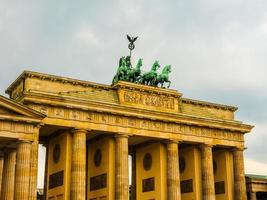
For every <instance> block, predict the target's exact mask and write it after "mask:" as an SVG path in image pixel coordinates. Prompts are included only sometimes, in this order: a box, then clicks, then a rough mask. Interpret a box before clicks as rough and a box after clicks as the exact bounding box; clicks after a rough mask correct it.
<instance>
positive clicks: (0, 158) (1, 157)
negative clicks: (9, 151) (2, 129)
mask: <svg viewBox="0 0 267 200" xmlns="http://www.w3.org/2000/svg"><path fill="white" fill-rule="evenodd" d="M3 167H4V154H2V152H1V153H0V199H1V185H2V176H3Z"/></svg>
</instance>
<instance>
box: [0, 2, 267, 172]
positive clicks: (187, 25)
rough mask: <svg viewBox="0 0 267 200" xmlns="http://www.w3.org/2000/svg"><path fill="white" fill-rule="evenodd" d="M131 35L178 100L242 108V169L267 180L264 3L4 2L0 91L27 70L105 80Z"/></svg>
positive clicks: (0, 31) (0, 8)
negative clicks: (165, 73) (166, 68)
mask: <svg viewBox="0 0 267 200" xmlns="http://www.w3.org/2000/svg"><path fill="white" fill-rule="evenodd" d="M127 33H129V34H130V35H133V36H139V39H138V41H137V42H136V49H135V50H134V52H133V58H134V60H135V61H136V60H137V59H138V58H139V57H141V58H143V59H144V67H143V69H144V70H148V69H149V68H150V67H151V65H152V63H153V61H154V60H156V59H158V60H159V61H160V63H161V64H162V65H165V64H171V65H172V73H171V81H172V85H171V88H172V89H177V90H178V91H179V92H182V93H183V94H184V97H187V98H193V99H200V100H205V101H211V102H216V103H222V104H229V105H234V106H238V107H239V110H238V111H237V115H236V117H237V119H238V120H241V121H244V122H246V123H249V124H252V125H255V128H254V129H253V131H252V133H250V134H247V136H246V146H247V147H248V149H247V150H246V152H245V165H246V173H256V174H265V175H267V156H266V152H267V145H266V142H267V133H266V131H267V106H266V103H267V78H266V75H267V73H266V72H267V69H266V68H267V59H266V52H267V1H266V0H253V1H252V0H223V1H222V0H165V1H163V0H162V1H159V0H143V1H141V0H132V1H128V0H117V1H115V0H113V1H112V0H109V1H101V0H95V1H93V0H84V1H81V0H76V1H70V0H64V1H63V0H56V1H55V0H43V1H40V0H39V1H38V0H32V1H30V0H24V1H21V0H0V94H2V95H3V94H4V91H5V89H6V88H7V87H8V86H9V84H10V83H11V82H12V81H13V80H14V79H15V78H16V77H17V76H18V75H19V74H20V73H22V72H23V70H33V71H38V72H44V73H49V74H55V75H61V76H68V77H72V78H77V79H82V80H89V81H93V82H98V83H106V84H110V83H111V80H112V77H113V75H114V73H115V71H116V66H117V63H118V59H119V57H120V56H123V55H127V54H128V49H127V45H128V44H127V40H126V37H125V35H126V34H127Z"/></svg>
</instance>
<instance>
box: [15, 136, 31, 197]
mask: <svg viewBox="0 0 267 200" xmlns="http://www.w3.org/2000/svg"><path fill="white" fill-rule="evenodd" d="M30 156H31V142H29V141H20V142H19V143H18V147H17V159H16V177H15V192H14V197H15V198H14V199H15V200H22V199H25V200H26V199H28V198H29V183H30V160H31V159H30Z"/></svg>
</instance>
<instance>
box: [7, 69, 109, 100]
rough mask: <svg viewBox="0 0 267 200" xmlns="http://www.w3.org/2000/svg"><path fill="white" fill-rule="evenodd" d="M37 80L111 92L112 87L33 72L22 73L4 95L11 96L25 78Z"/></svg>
mask: <svg viewBox="0 0 267 200" xmlns="http://www.w3.org/2000/svg"><path fill="white" fill-rule="evenodd" d="M27 77H30V78H33V77H34V78H38V79H41V80H45V79H46V80H50V81H58V82H61V83H70V84H72V85H82V86H84V87H94V88H102V89H110V90H112V87H110V86H109V85H105V84H99V83H93V82H89V81H83V80H78V79H72V78H67V77H63V76H56V75H51V74H45V73H39V72H33V71H24V72H23V73H22V74H21V75H20V76H19V77H18V78H17V79H16V80H15V81H14V82H13V83H12V84H11V85H10V86H9V87H8V88H7V89H6V91H5V93H6V94H9V95H10V94H11V91H12V90H13V89H14V88H15V87H16V86H17V85H18V84H19V83H20V81H21V80H24V79H25V78H27Z"/></svg>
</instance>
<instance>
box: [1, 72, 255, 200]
mask: <svg viewBox="0 0 267 200" xmlns="http://www.w3.org/2000/svg"><path fill="white" fill-rule="evenodd" d="M6 93H7V94H9V95H10V98H9V99H8V98H5V97H2V96H0V138H1V139H0V141H1V144H3V147H12V148H14V149H16V151H17V148H18V143H17V141H21V140H22V141H23V140H25V141H30V142H32V149H31V156H30V169H31V171H30V174H29V188H31V189H30V190H31V192H30V193H29V200H33V199H34V198H35V196H34V195H35V194H34V193H35V192H34V188H35V187H36V181H34V180H36V176H37V173H36V170H37V169H36V163H37V156H36V155H37V148H36V147H37V144H38V143H39V142H40V143H48V144H49V145H48V152H49V153H48V162H47V166H46V185H45V186H46V188H45V191H47V192H46V194H45V195H46V199H47V200H59V199H71V195H73V196H72V198H73V200H75V199H82V200H83V199H88V200H100V199H101V200H103V199H116V200H117V199H118V200H120V199H127V197H128V196H129V194H128V193H129V189H128V179H129V174H128V173H127V172H128V159H127V156H128V148H127V147H129V148H132V149H136V163H135V164H136V173H133V174H136V177H134V180H135V179H136V191H137V193H136V196H137V200H143V199H160V200H163V199H164V200H165V199H167V200H173V199H179V198H180V197H181V199H182V200H191V199H195V200H201V199H202V196H203V193H205V192H206V193H207V194H208V197H207V198H208V199H215V196H216V199H217V200H220V199H226V198H227V199H229V200H230V199H234V197H233V196H237V193H242V198H243V199H244V198H245V197H243V196H244V194H245V185H244V167H243V164H244V163H243V151H241V152H235V154H234V152H233V149H236V148H237V149H243V148H244V147H245V141H244V134H246V133H248V132H250V131H251V129H252V128H253V126H251V125H248V124H245V123H243V122H241V121H238V120H236V119H235V111H236V110H237V108H236V107H233V106H227V105H222V104H217V103H210V102H204V101H199V100H193V99H188V98H184V97H183V95H182V93H180V92H179V91H177V90H173V89H162V88H156V87H151V86H145V85H140V84H133V83H127V82H118V83H117V84H115V85H104V84H97V83H92V82H88V81H82V80H76V79H71V78H66V77H60V76H54V75H49V74H43V73H37V72H29V71H25V72H23V73H22V74H21V75H20V76H19V77H18V78H17V79H16V80H15V81H14V82H13V83H12V84H11V85H10V87H9V88H8V89H7V90H6ZM73 129H75V130H83V131H85V132H84V135H83V136H82V137H79V139H78V140H77V141H76V140H75V141H76V142H75V141H74V143H75V144H74V143H73V138H74V139H77V138H76V137H75V136H74V135H73V133H72V132H71V130H73ZM121 136H123V138H121ZM126 138H127V139H126ZM168 141H180V142H179V151H178V152H179V156H180V157H181V156H183V157H184V158H185V162H186V169H185V171H183V172H181V173H180V177H178V176H173V177H174V179H175V181H169V183H168V184H172V183H173V185H171V186H172V187H173V186H174V185H177V181H176V179H179V178H180V180H181V181H182V182H181V184H183V186H184V184H185V185H186V184H187V186H186V190H187V192H184V191H182V194H181V196H180V197H179V195H172V196H171V195H170V194H169V196H167V195H168V193H167V191H168V190H167V176H168V174H167V169H168V168H167V166H168V165H167V164H168V163H167V147H166V144H167V143H168ZM80 143H81V145H82V146H83V147H81V148H80V146H79V144H80ZM85 143H86V145H85ZM56 144H59V146H60V155H59V161H58V162H55V161H54V157H55V155H54V148H55V145H56ZM203 144H209V145H210V146H212V149H208V151H201V150H200V148H199V147H200V146H201V145H203ZM0 148H1V147H0ZM97 148H101V149H102V150H103V152H105V153H103V154H102V164H101V166H99V167H95V165H94V158H93V154H94V153H95V151H96V149H97ZM73 149H74V151H73ZM0 150H1V149H0ZM202 150H203V149H202ZM86 152H87V155H85V154H86ZM146 152H150V153H151V155H152V156H153V166H152V168H151V169H150V170H144V168H143V156H144V154H145V153H146ZM201 152H202V154H201ZM203 152H204V153H203ZM56 153H58V152H56ZM78 154H80V156H81V157H82V159H80V158H79V156H78ZM56 155H57V154H56ZM207 155H208V156H207ZM233 155H234V156H235V157H236V158H237V159H236V160H235V159H233ZM83 159H84V160H83ZM174 160H175V159H174ZM205 160H208V162H209V164H208V166H206V163H205V162H204V161H205ZM213 160H214V161H216V163H219V165H220V166H224V168H218V170H219V171H218V172H217V173H218V174H216V173H215V174H211V173H209V172H210V171H212V169H213V168H212V167H213V164H212V163H213ZM201 166H205V167H206V168H208V169H211V170H209V171H205V169H206V168H205V169H203V168H202V167H201ZM3 168H5V163H4V166H3ZM170 169H172V168H169V171H172V173H175V170H170ZM72 170H74V171H73V173H72ZM62 171H63V183H62V184H59V183H58V182H57V181H58V180H57V179H60V177H62V174H60V173H59V174H57V173H58V172H62ZM203 171H204V172H205V173H203ZM105 173H106V174H107V185H106V187H105V189H104V188H101V189H97V190H95V191H91V190H90V178H91V177H94V176H98V175H101V174H105ZM51 175H52V176H51ZM53 177H54V178H53ZM55 177H56V178H55ZM153 177H154V179H155V188H154V191H150V192H143V191H142V189H143V188H142V184H143V180H144V179H149V178H153ZM173 177H172V176H169V178H170V179H169V180H172V179H173ZM213 178H214V181H213ZM51 179H54V182H53V181H52V183H51ZM85 179H86V180H85ZM188 180H189V181H188ZM190 180H192V183H190ZM203 180H204V181H203ZM234 180H236V184H234V182H235V181H234ZM184 181H185V182H184ZM212 181H213V182H220V181H224V182H225V193H224V194H217V195H215V194H213V191H211V190H213V189H212V187H211V186H213V183H211V182H212ZM71 182H72V186H71ZM97 182H99V183H98V184H100V185H101V184H102V183H103V180H102V179H101V178H100V180H98V179H97ZM203 183H204V185H203ZM51 184H52V185H53V184H56V186H55V187H52V188H51ZM57 184H59V185H57ZM73 184H75V185H73ZM188 184H189V185H190V184H192V191H189V190H188V187H189V186H188ZM49 185H50V186H49ZM24 186H25V185H23V186H22V187H24ZM183 186H181V188H182V187H183ZM190 187H191V186H190ZM203 188H204V191H205V192H203ZM3 189H6V188H5V187H4V186H3V184H2V187H1V190H2V192H3ZM172 190H174V189H172ZM169 191H170V190H169ZM174 191H175V190H174ZM178 193H179V192H178ZM205 195H206V194H205ZM133 196H134V195H133ZM204 197H205V198H206V196H204Z"/></svg>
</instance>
